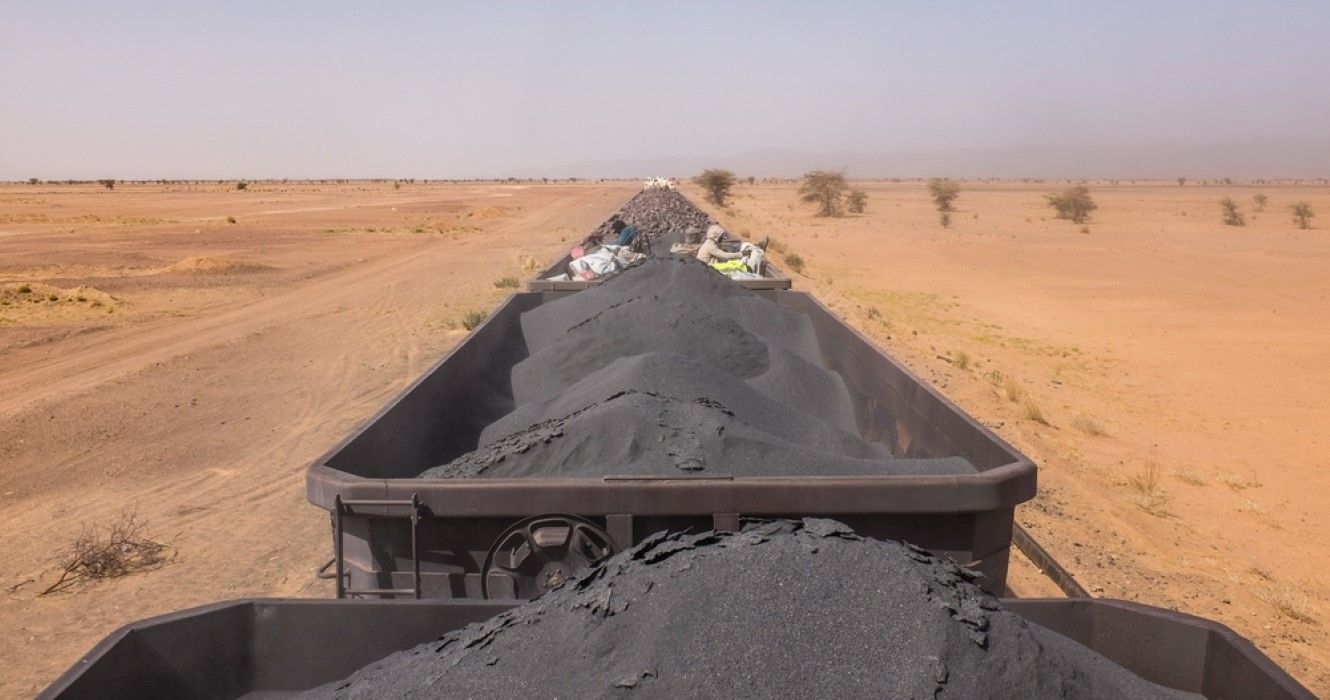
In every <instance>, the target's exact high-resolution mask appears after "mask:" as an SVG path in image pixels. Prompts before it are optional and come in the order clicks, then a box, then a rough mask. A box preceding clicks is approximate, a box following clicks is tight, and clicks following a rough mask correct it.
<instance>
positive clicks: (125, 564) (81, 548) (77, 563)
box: [41, 511, 175, 595]
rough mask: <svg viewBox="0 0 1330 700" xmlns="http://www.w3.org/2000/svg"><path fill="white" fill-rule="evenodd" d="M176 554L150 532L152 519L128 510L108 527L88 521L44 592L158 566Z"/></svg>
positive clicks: (64, 553)
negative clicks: (141, 516) (146, 518)
mask: <svg viewBox="0 0 1330 700" xmlns="http://www.w3.org/2000/svg"><path fill="white" fill-rule="evenodd" d="M174 556H175V547H173V546H171V545H170V544H169V543H165V542H159V541H157V540H156V539H154V538H153V537H152V536H151V535H150V534H148V522H147V521H146V520H140V519H139V517H138V513H136V512H134V511H126V512H124V513H122V514H121V515H120V517H119V518H117V519H116V520H115V521H114V522H112V523H111V524H110V525H107V526H106V527H104V528H99V527H95V526H90V525H84V527H83V531H82V532H80V533H79V535H78V537H76V538H74V541H73V542H72V543H71V544H70V545H69V546H68V547H67V548H65V550H64V551H63V552H61V553H60V555H59V559H58V561H59V564H60V577H59V578H57V579H56V581H55V583H53V584H51V585H50V586H49V587H48V588H47V589H46V590H44V591H42V592H41V595H46V594H48V593H52V592H54V591H58V590H61V589H64V588H66V587H68V586H70V585H73V584H74V583H76V582H77V581H79V580H83V579H92V580H96V579H107V578H119V577H121V576H125V575H127V574H131V573H133V572H135V571H142V570H145V569H152V568H156V567H158V566H160V565H162V564H164V563H166V562H167V561H170V560H171V559H172V558H173V557H174Z"/></svg>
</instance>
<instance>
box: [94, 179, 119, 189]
mask: <svg viewBox="0 0 1330 700" xmlns="http://www.w3.org/2000/svg"><path fill="white" fill-rule="evenodd" d="M97 184H99V185H101V186H102V187H105V188H106V189H108V190H113V189H115V180H111V179H106V180H98V181H97Z"/></svg>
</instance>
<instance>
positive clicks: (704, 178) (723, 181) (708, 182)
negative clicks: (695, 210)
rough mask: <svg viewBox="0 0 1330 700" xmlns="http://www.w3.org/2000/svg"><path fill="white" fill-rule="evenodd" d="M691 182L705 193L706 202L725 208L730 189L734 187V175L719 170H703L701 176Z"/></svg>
mask: <svg viewBox="0 0 1330 700" xmlns="http://www.w3.org/2000/svg"><path fill="white" fill-rule="evenodd" d="M693 182H694V183H696V184H697V186H698V187H701V188H702V189H703V190H705V191H706V193H707V194H706V199H707V201H708V202H711V203H712V204H715V205H716V206H718V207H723V206H725V202H726V201H727V200H728V199H729V198H730V188H731V187H734V182H735V179H734V173H732V172H730V171H728V170H722V169H721V168H710V169H708V170H703V171H702V174H701V175H698V176H697V177H695V178H693Z"/></svg>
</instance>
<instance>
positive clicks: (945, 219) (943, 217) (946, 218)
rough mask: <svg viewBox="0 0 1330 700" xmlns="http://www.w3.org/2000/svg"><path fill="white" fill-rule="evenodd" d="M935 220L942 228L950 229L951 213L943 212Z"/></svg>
mask: <svg viewBox="0 0 1330 700" xmlns="http://www.w3.org/2000/svg"><path fill="white" fill-rule="evenodd" d="M937 218H938V223H940V224H942V228H951V212H949V211H944V212H942V213H941V214H938V217H937Z"/></svg>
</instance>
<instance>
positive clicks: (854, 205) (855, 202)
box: [845, 190, 868, 214]
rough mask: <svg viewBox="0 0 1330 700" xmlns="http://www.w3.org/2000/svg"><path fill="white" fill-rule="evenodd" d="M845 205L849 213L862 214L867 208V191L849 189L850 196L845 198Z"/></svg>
mask: <svg viewBox="0 0 1330 700" xmlns="http://www.w3.org/2000/svg"><path fill="white" fill-rule="evenodd" d="M845 206H846V208H847V209H849V210H850V213H851V214H862V213H864V210H865V209H867V208H868V193H867V192H864V191H863V190H850V196H849V198H848V199H846V200H845Z"/></svg>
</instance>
